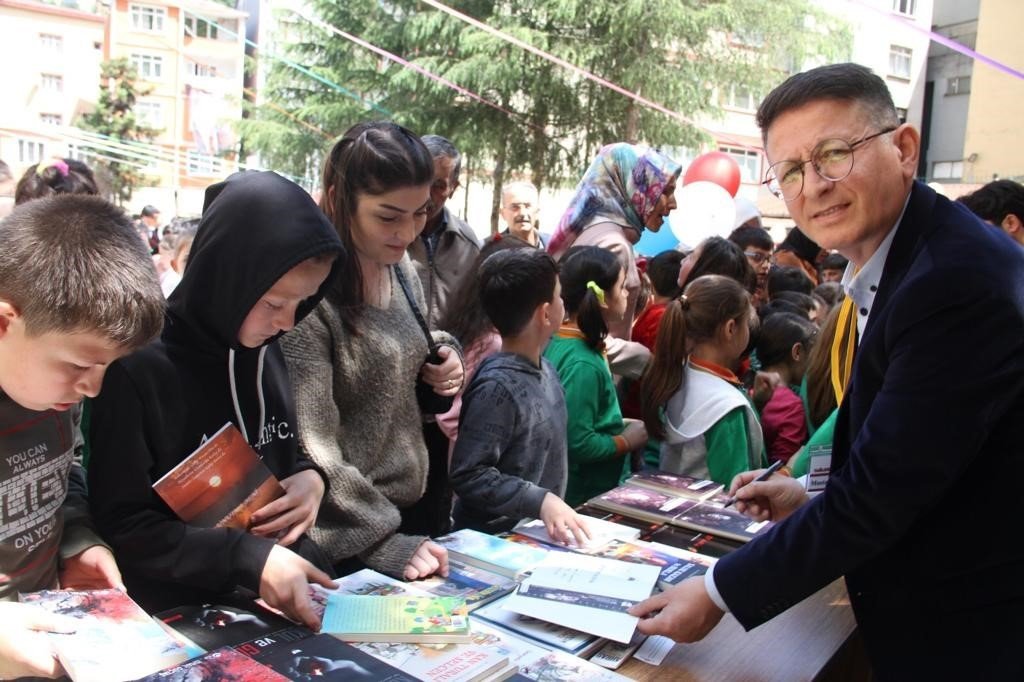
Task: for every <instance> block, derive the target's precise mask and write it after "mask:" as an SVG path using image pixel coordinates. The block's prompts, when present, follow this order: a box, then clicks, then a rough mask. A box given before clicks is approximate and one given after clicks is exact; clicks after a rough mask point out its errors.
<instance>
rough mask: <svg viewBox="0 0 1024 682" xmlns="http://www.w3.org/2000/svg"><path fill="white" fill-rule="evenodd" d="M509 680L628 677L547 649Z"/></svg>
mask: <svg viewBox="0 0 1024 682" xmlns="http://www.w3.org/2000/svg"><path fill="white" fill-rule="evenodd" d="M508 679H509V680H535V681H536V682H564V681H565V680H571V681H581V682H582V681H586V682H625V681H626V680H628V679H629V678H627V677H623V676H622V675H620V674H618V673H615V672H612V671H611V670H605V669H604V668H600V667H598V666H596V665H594V664H593V663H591V662H590V661H584V660H583V659H581V658H577V657H575V656H569V655H567V654H565V653H564V652H561V651H549V652H547V653H545V654H544V655H543V656H541V657H539V658H537V659H535V660H533V661H530V662H529V663H526V664H524V665H522V666H520V667H519V671H518V672H517V673H516V674H515V675H513V676H512V677H510V678H508Z"/></svg>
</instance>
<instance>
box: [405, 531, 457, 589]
mask: <svg viewBox="0 0 1024 682" xmlns="http://www.w3.org/2000/svg"><path fill="white" fill-rule="evenodd" d="M435 573H437V574H439V575H442V576H444V577H446V578H447V577H448V550H447V549H445V548H444V547H442V546H441V545H439V544H437V543H436V542H431V541H430V540H426V541H424V542H423V543H422V544H420V546H419V547H417V548H416V553H415V554H413V555H412V558H411V559H409V563H407V564H406V565H405V569H404V570H403V571H402V577H403V578H405V579H406V580H419V579H420V578H426V577H427V576H428V575H433V574H435Z"/></svg>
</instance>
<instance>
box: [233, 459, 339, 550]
mask: <svg viewBox="0 0 1024 682" xmlns="http://www.w3.org/2000/svg"><path fill="white" fill-rule="evenodd" d="M281 487H282V488H284V495H283V496H281V497H279V498H277V499H276V500H274V501H273V502H270V503H269V504H266V505H264V506H263V507H262V508H260V509H258V510H257V511H256V512H255V513H254V514H253V515H252V524H253V525H252V528H251V529H250V532H251V533H253V534H254V535H260V536H262V537H271V538H275V537H278V536H282V537H281V538H280V539H279V540H278V541H277V544H279V545H283V546H284V547H288V546H289V545H291V544H292V543H293V542H295V541H296V540H298V539H299V536H301V535H302V534H303V533H305V532H306V531H307V530H308V529H309V527H310V526H312V525H313V522H314V521H316V514H317V511H318V510H319V509H320V500H321V499H322V498H323V496H324V481H323V479H322V478H320V474H318V473H317V472H316V471H315V470H313V469H306V470H305V471H300V472H299V473H297V474H292V475H291V476H289V477H288V478H286V479H284V480H282V481H281Z"/></svg>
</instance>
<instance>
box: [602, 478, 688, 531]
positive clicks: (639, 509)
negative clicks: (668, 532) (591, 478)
mask: <svg viewBox="0 0 1024 682" xmlns="http://www.w3.org/2000/svg"><path fill="white" fill-rule="evenodd" d="M587 504H589V505H590V506H592V507H597V508H599V509H605V510H608V511H611V512H616V513H619V514H625V515H626V516H633V517H635V518H638V519H644V520H645V521H651V522H654V523H666V522H670V521H671V520H672V519H673V518H674V517H675V516H676V515H678V514H679V513H680V512H682V511H684V510H686V509H689V508H690V507H692V506H694V505H696V504H698V503H697V501H696V500H688V499H686V498H685V497H676V496H673V495H667V494H665V493H663V492H659V491H657V490H651V489H650V488H641V487H639V486H635V485H622V486H619V487H618V488H615V489H613V490H609V491H608V492H606V493H605V494H603V495H598V496H597V497H595V498H593V499H591V500H590V501H589V502H588V503H587Z"/></svg>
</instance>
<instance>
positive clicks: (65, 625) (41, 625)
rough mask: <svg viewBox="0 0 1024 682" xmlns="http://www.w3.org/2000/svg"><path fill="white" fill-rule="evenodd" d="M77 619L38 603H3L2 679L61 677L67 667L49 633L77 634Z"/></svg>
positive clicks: (0, 628) (0, 620)
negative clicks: (50, 611)
mask: <svg viewBox="0 0 1024 682" xmlns="http://www.w3.org/2000/svg"><path fill="white" fill-rule="evenodd" d="M74 631H75V621H74V620H72V619H71V618H68V617H67V616H61V615H58V614H53V613H48V612H47V611H44V610H43V609H41V608H40V607H38V606H36V605H34V604H19V603H17V602H0V679H3V680H11V679H15V678H19V677H27V676H34V677H48V678H57V677H60V676H61V675H63V674H64V668H63V667H61V664H60V662H59V661H58V660H57V657H56V655H55V654H54V651H53V647H52V645H51V644H50V639H49V637H48V636H47V634H46V633H48V632H59V633H65V634H67V633H73V632H74Z"/></svg>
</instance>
